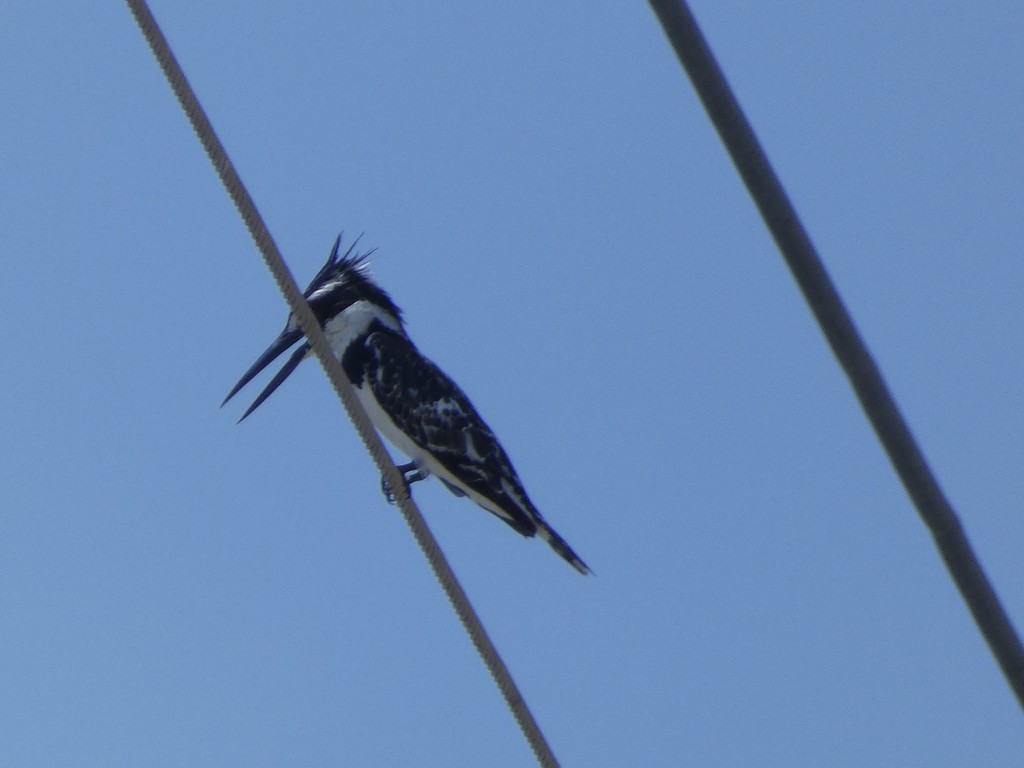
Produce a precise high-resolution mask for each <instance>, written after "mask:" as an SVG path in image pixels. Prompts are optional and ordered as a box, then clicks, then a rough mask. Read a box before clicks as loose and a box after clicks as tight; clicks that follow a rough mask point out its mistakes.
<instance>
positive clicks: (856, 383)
mask: <svg viewBox="0 0 1024 768" xmlns="http://www.w3.org/2000/svg"><path fill="white" fill-rule="evenodd" d="M649 3H650V5H651V8H652V9H653V10H654V12H655V14H656V15H657V17H658V20H659V21H660V22H661V26H662V28H663V29H664V30H665V35H666V36H667V37H668V39H669V41H670V42H671V43H672V47H673V48H674V49H675V52H676V56H677V57H678V58H679V61H680V63H681V64H682V65H683V68H684V69H685V70H686V73H687V75H689V77H690V81H691V82H692V83H693V87H694V89H695V90H696V91H697V95H698V96H699V97H700V100H701V102H703V104H704V109H705V110H706V111H707V113H708V116H709V117H710V118H711V122H712V123H714V126H715V129H716V130H717V131H718V135H719V137H720V138H721V140H722V143H723V144H724V145H725V148H726V150H727V151H728V152H729V155H730V157H731V158H732V162H733V164H734V165H735V166H736V169H737V171H739V174H740V176H741V177H742V179H743V182H744V183H745V184H746V186H747V190H748V191H749V192H750V196H751V197H752V198H753V199H754V203H755V204H756V205H757V208H758V210H759V211H760V212H761V218H763V219H764V222H765V224H766V225H767V227H768V229H769V231H770V232H771V234H772V237H773V238H774V239H775V243H776V245H777V246H778V248H779V250H780V251H781V252H782V256H783V258H784V259H785V261H786V264H787V265H788V266H789V269H790V271H791V272H792V273H793V277H794V278H795V279H796V282H797V284H798V285H799V286H800V290H801V291H802V292H803V294H804V298H805V299H806V301H807V303H808V304H809V305H810V307H811V311H812V312H813V313H814V317H815V318H816V319H817V321H818V324H819V325H820V326H821V330H822V332H823V333H824V334H825V338H826V339H827V340H828V343H829V345H831V347H832V352H833V353H834V354H835V356H836V358H837V359H838V360H839V363H840V365H842V367H843V370H844V371H845V372H846V375H847V377H848V378H849V380H850V384H851V385H852V386H853V389H854V392H855V393H856V394H857V398H858V399H859V400H860V404H861V408H863V409H864V412H865V414H866V415H867V417H868V420H869V421H870V422H871V426H872V427H873V428H874V430H875V434H876V435H877V436H878V439H879V441H880V442H881V443H882V446H883V447H884V448H885V451H886V453H887V454H888V455H889V461H890V462H892V465H893V467H894V468H895V470H896V473H897V474H898V475H899V478H900V481H901V482H902V483H903V487H904V488H905V489H906V491H907V494H908V495H909V496H910V498H911V500H912V501H913V503H914V505H915V506H916V507H917V511H918V514H920V516H921V519H922V520H923V521H924V524H925V525H926V526H927V527H928V529H929V530H930V531H931V534H932V537H933V538H934V540H935V545H936V547H937V548H938V550H939V553H940V554H941V556H942V559H943V560H944V561H945V563H946V568H947V569H948V570H949V573H950V576H952V578H953V581H954V582H955V583H956V586H957V588H958V589H959V590H960V594H961V595H962V596H963V599H964V602H966V603H967V607H968V608H969V609H970V611H971V614H972V615H973V616H974V621H975V622H976V623H977V625H978V628H979V629H980V630H981V633H982V635H983V636H984V637H985V640H986V642H988V645H989V648H990V649H991V651H992V654H993V655H994V656H995V657H996V661H997V662H998V663H999V666H1000V667H1001V668H1002V670H1003V674H1004V675H1005V676H1006V680H1007V682H1008V683H1009V685H1010V688H1011V689H1012V690H1013V692H1014V694H1015V695H1016V696H1017V699H1018V701H1019V702H1020V704H1021V705H1022V706H1024V649H1022V647H1021V642H1020V639H1019V638H1018V636H1017V633H1016V632H1015V631H1014V628H1013V625H1012V624H1011V623H1010V619H1009V618H1008V617H1007V615H1006V611H1005V610H1004V609H1003V606H1002V605H1001V604H1000V602H999V598H998V597H997V596H996V593H995V590H994V589H993V588H992V585H991V584H990V583H989V580H988V578H987V577H986V576H985V572H984V570H983V569H982V567H981V563H980V562H979V561H978V559H977V557H976V556H975V554H974V552H973V550H972V549H971V545H970V542H969V541H968V540H967V536H966V535H965V533H964V530H963V528H962V527H961V525H960V521H959V520H958V519H957V516H956V513H955V512H954V511H953V507H952V506H951V505H950V503H949V501H948V500H947V499H946V497H945V496H944V495H943V493H942V489H941V488H940V487H939V483H938V481H937V480H936V478H935V476H934V474H933V473H932V471H931V469H930V468H929V466H928V464H927V462H926V461H925V459H924V456H923V454H922V453H921V450H920V448H919V447H918V446H917V443H916V442H915V440H914V437H913V435H911V433H910V429H909V427H908V426H907V424H906V422H905V421H904V419H903V416H902V415H901V414H900V411H899V408H898V407H897V405H896V402H895V400H894V399H893V397H892V394H891V393H890V392H889V389H888V387H887V386H886V384H885V381H884V379H883V378H882V374H881V371H880V370H879V369H878V366H877V365H876V364H875V361H874V360H873V359H872V357H871V353H870V352H869V351H868V349H867V346H866V345H865V344H864V341H863V340H862V339H861V337H860V334H859V333H858V332H857V329H856V327H855V326H854V324H853V320H852V319H851V317H850V315H849V313H848V312H847V310H846V307H845V306H844V305H843V302H842V299H841V298H840V297H839V293H838V292H837V291H836V289H835V286H833V284H832V281H831V279H830V278H829V276H828V272H826V271H825V267H824V265H823V264H822V262H821V258H820V257H819V256H818V253H817V251H816V250H815V248H814V245H813V244H812V243H811V240H810V237H808V235H807V232H806V231H805V230H804V227H803V225H802V224H801V222H800V219H799V218H798V216H797V213H796V210H795V209H794V208H793V205H792V203H791V202H790V200H789V198H788V196H787V195H786V192H785V190H784V189H783V188H782V184H781V182H780V181H779V179H778V177H777V176H776V175H775V172H774V171H773V170H772V167H771V165H770V164H769V162H768V158H767V157H766V156H765V153H764V151H763V150H762V148H761V145H760V144H759V143H758V141H757V137H756V136H755V135H754V131H753V129H752V128H751V127H750V123H748V122H747V119H746V117H745V115H744V114H743V111H742V110H741V109H740V106H739V103H738V102H737V101H736V97H735V96H734V95H733V93H732V90H731V89H730V88H729V84H728V83H727V82H726V80H725V76H724V75H723V74H722V71H721V69H720V68H719V66H718V63H717V62H716V61H715V58H714V55H713V54H712V52H711V49H710V48H709V47H708V45H707V42H706V41H705V40H704V36H703V35H702V34H701V31H700V28H699V27H698V26H697V22H696V20H695V19H694V17H693V14H692V13H691V12H690V9H689V8H688V7H687V5H686V2H685V0H649Z"/></svg>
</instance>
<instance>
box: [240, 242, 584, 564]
mask: <svg viewBox="0 0 1024 768" xmlns="http://www.w3.org/2000/svg"><path fill="white" fill-rule="evenodd" d="M357 243H358V239H357V240H356V242H354V243H353V244H352V245H351V246H350V247H349V249H348V251H347V252H346V253H345V255H344V256H342V257H341V258H340V259H339V258H338V249H339V247H340V245H341V237H340V236H339V237H338V239H337V240H336V241H335V243H334V248H333V249H332V250H331V255H330V257H329V258H328V259H327V263H326V264H324V265H323V267H322V268H321V269H320V271H319V272H318V273H317V275H316V277H314V278H313V282H311V283H310V284H309V287H308V288H306V291H305V297H306V300H307V301H308V302H309V305H310V307H312V309H313V312H314V314H315V315H316V318H317V320H318V321H319V322H320V326H321V327H322V328H323V330H324V334H325V335H326V336H327V340H328V342H329V343H330V345H331V349H332V350H333V352H334V354H335V355H336V356H337V358H338V360H339V361H340V362H341V366H342V369H343V370H344V371H345V374H346V375H347V376H348V378H349V381H351V382H352V385H353V387H354V388H355V391H356V395H357V396H358V398H359V402H360V403H361V404H362V406H363V408H364V409H365V410H366V413H367V415H368V416H369V417H370V421H371V422H372V424H373V426H374V428H375V429H376V430H377V432H378V433H379V434H380V435H381V436H382V437H384V438H386V439H387V440H388V441H389V442H390V443H391V444H392V445H394V447H395V448H397V449H398V450H400V451H401V452H402V453H404V454H405V455H406V456H408V457H409V459H410V460H411V461H410V463H409V464H404V465H402V466H400V467H399V469H400V470H401V472H402V475H403V477H404V478H405V480H406V482H408V483H412V482H415V481H417V480H423V479H425V478H426V477H428V476H429V475H432V474H433V475H436V476H437V477H438V478H439V479H440V480H441V482H442V483H444V484H445V486H447V488H448V489H449V490H450V491H451V492H452V493H454V494H455V495H456V496H468V497H469V498H470V499H471V500H472V501H474V502H475V503H476V504H478V505H479V506H481V507H483V508H484V509H486V510H487V511H488V512H490V513H492V514H494V515H495V516H496V517H498V518H499V519H501V520H502V521H504V522H505V523H507V524H508V525H509V526H511V527H512V529H514V530H515V531H517V532H518V533H520V534H522V535H523V536H534V535H539V536H540V537H541V538H542V539H544V540H545V541H546V542H547V543H548V544H550V545H551V548H552V549H554V550H555V552H557V553H558V554H559V555H560V556H561V557H563V558H564V559H565V560H566V561H568V562H569V563H570V564H571V565H572V566H573V568H575V569H576V570H577V571H579V572H580V573H584V574H586V573H589V572H590V569H589V568H588V567H587V565H586V564H585V563H584V562H583V561H582V560H581V559H580V558H579V556H578V555H577V554H576V553H575V552H573V550H572V548H571V547H570V546H569V545H568V544H567V543H566V542H565V540H564V539H563V538H562V537H561V536H559V535H558V534H557V533H555V531H554V529H552V528H551V526H550V525H548V524H547V522H546V521H545V520H544V518H543V517H541V515H540V512H538V511H537V508H536V507H535V506H534V505H533V502H531V501H530V498H529V497H528V496H527V495H526V491H525V490H524V489H523V484H522V482H520V480H519V476H518V475H517V474H516V471H515V469H514V468H513V467H512V462H511V461H509V458H508V455H507V454H506V453H505V450H504V449H503V448H502V447H501V444H500V443H499V442H498V439H497V438H496V437H495V436H494V433H493V432H492V431H491V429H490V427H488V426H487V424H486V423H485V422H484V420H483V419H482V418H480V414H478V413H477V412H476V409H475V408H474V407H473V404H472V403H470V402H469V398H468V397H466V395H465V393H464V392H463V391H462V390H461V389H460V388H459V386H458V385H457V384H456V383H455V382H454V381H452V380H451V379H450V378H448V376H447V375H446V374H445V373H444V371H442V370H441V369H440V368H438V367H437V366H436V365H434V363H432V362H431V361H430V360H428V359H427V358H425V357H424V356H423V355H422V354H420V351H419V350H418V349H417V348H416V345H415V344H413V342H412V340H411V339H410V338H409V336H408V335H407V334H406V331H405V324H404V322H403V320H402V311H401V310H400V309H399V308H398V307H397V306H396V305H395V303H394V302H393V301H392V300H391V297H390V296H388V294H387V293H385V292H384V290H383V289H381V288H380V287H379V286H378V285H377V284H376V283H374V282H373V280H372V279H371V278H370V276H369V274H368V273H367V270H366V259H367V257H368V256H369V255H370V253H372V251H370V252H368V253H359V252H354V251H355V247H356V244H357ZM300 339H303V334H302V331H301V330H300V329H299V326H298V323H297V322H296V320H295V318H294V317H293V316H292V315H289V316H288V322H287V323H285V327H284V330H283V331H282V332H281V335H280V336H278V337H277V338H276V339H275V340H274V343H273V344H271V345H270V346H269V347H268V348H267V351H266V352H264V353H263V354H262V355H260V357H259V359H258V360H257V361H256V362H255V363H253V365H252V367H251V368H249V370H248V371H246V372H245V374H244V375H243V376H242V378H241V379H240V380H239V382H238V383H237V384H236V385H235V386H234V388H233V389H232V390H231V392H229V393H228V396H227V397H226V398H224V403H227V401H228V400H230V399H231V398H232V397H234V395H235V394H236V393H237V392H238V391H239V390H240V389H241V388H242V387H244V386H245V385H246V384H248V383H249V381H250V380H252V378H253V377H254V376H256V375H257V374H258V373H259V372H260V371H262V370H263V369H264V368H266V367H267V366H268V365H269V364H270V363H272V362H273V361H274V360H275V359H277V358H278V357H279V356H280V355H281V354H282V353H283V352H284V351H285V350H287V349H288V348H289V347H291V346H292V345H293V344H295V343H296V342H297V341H299V340H300ZM310 354H311V350H310V346H309V342H308V341H305V340H303V341H302V344H301V345H300V346H299V347H298V349H296V350H295V352H293V353H292V356H291V357H290V358H289V359H288V362H287V363H285V365H284V367H283V368H282V369H281V370H280V371H278V373H277V374H276V375H275V376H274V378H273V379H271V381H270V383H269V384H268V385H267V386H266V388H265V389H264V390H263V391H262V392H261V393H260V395H259V397H257V398H256V400H255V402H253V404H252V405H251V406H249V409H248V410H247V411H246V412H245V413H244V414H242V418H241V419H239V421H241V420H242V419H244V418H245V417H246V416H248V415H249V414H250V413H252V412H253V411H254V410H256V408H257V407H259V405H260V404H261V403H263V401H264V400H266V399H267V398H268V397H269V396H270V395H271V393H273V392H274V390H275V389H277V388H278V386H280V385H281V382H283V381H284V380H285V379H286V378H288V376H289V375H291V373H292V371H294V370H295V369H296V368H297V367H298V365H299V363H301V362H302V361H303V360H304V359H305V358H306V357H308V356H309V355H310ZM224 403H222V404H221V405H223V404H224ZM385 493H388V492H387V489H386V487H385ZM388 495H389V497H390V494H388Z"/></svg>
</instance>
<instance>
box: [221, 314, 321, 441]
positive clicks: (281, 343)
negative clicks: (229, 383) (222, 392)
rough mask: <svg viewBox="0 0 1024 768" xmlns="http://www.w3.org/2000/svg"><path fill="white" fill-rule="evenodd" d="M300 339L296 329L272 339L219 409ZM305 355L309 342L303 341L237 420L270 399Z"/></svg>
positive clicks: (284, 331) (288, 329) (288, 330)
mask: <svg viewBox="0 0 1024 768" xmlns="http://www.w3.org/2000/svg"><path fill="white" fill-rule="evenodd" d="M301 338H302V331H300V330H299V329H298V328H295V329H290V328H285V329H284V330H283V331H282V332H281V335H280V336H278V337H277V338H276V339H274V343H273V344H271V345H270V346H269V347H267V351H266V352H264V353H263V354H262V355H260V356H259V359H258V360H256V362H255V363H253V364H252V366H251V367H250V368H249V370H248V371H246V372H245V373H244V374H243V375H242V378H241V379H239V380H238V383H237V384H235V386H234V388H233V389H232V390H231V391H230V392H228V396H227V397H225V398H224V402H223V403H221V407H222V408H223V407H224V403H226V402H227V401H228V400H230V399H231V398H232V397H234V396H235V395H236V394H237V393H238V390H240V389H241V388H242V387H244V386H245V385H246V384H248V383H249V382H250V381H251V380H252V379H253V377H254V376H256V374H258V373H259V372H260V371H262V370H263V369H264V368H266V367H267V366H268V365H270V364H271V363H272V362H274V361H275V360H276V359H277V358H278V357H280V356H281V353H283V352H284V351H285V350H286V349H288V347H290V346H291V345H292V344H294V343H295V342H296V341H298V340H299V339H301ZM307 354H309V342H305V341H304V342H303V343H302V344H301V345H299V348H298V349H296V350H295V351H294V352H293V353H292V356H291V357H289V358H288V362H287V363H285V364H284V367H283V368H282V369H281V370H280V371H278V372H277V374H276V375H275V376H274V378H272V379H271V380H270V383H269V384H267V386H266V387H265V388H264V390H263V391H262V392H260V396H259V397H257V398H256V400H255V402H253V404H252V405H250V406H249V410H247V411H246V412H245V413H243V414H242V418H241V419H239V421H242V419H244V418H245V417H246V416H248V415H249V414H250V413H252V412H253V411H255V410H256V409H257V408H259V407H260V405H261V404H262V403H263V401H264V400H266V399H267V398H268V397H270V396H271V395H272V394H273V393H274V390H275V389H277V388H278V387H279V386H281V382H283V381H284V380H285V379H287V378H288V377H289V376H290V375H291V373H292V371H294V370H295V369H296V368H297V367H298V365H299V363H301V362H302V361H303V359H304V358H305V357H306V355H307Z"/></svg>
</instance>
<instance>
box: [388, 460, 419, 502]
mask: <svg viewBox="0 0 1024 768" xmlns="http://www.w3.org/2000/svg"><path fill="white" fill-rule="evenodd" d="M395 469H397V470H398V471H399V472H401V473H402V479H403V480H404V481H405V484H406V486H407V487H408V486H409V485H410V484H411V483H418V482H419V481H420V480H426V479H427V477H428V476H429V475H430V473H429V472H427V471H426V470H424V469H421V468H420V466H419V465H418V464H417V463H416V462H415V461H410V462H409V463H408V464H399V465H398V466H396V467H395ZM380 490H381V492H382V493H383V494H384V498H385V499H387V500H388V504H394V503H395V494H394V493H392V491H391V486H390V485H389V484H388V481H387V478H384V477H382V478H381V479H380Z"/></svg>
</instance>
